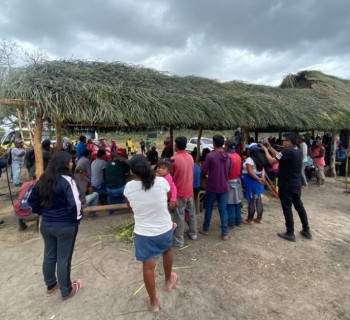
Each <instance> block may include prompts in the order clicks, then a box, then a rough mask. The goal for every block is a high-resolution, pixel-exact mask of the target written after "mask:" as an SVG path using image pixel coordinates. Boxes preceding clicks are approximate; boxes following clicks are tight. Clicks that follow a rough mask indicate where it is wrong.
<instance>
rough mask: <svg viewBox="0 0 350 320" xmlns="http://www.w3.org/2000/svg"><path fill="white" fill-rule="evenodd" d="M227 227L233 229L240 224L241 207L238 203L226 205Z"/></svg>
mask: <svg viewBox="0 0 350 320" xmlns="http://www.w3.org/2000/svg"><path fill="white" fill-rule="evenodd" d="M226 209H227V217H228V226H229V227H232V228H233V227H234V226H235V225H236V226H237V225H239V224H241V223H242V207H241V204H240V203H236V204H229V203H228V204H227V206H226Z"/></svg>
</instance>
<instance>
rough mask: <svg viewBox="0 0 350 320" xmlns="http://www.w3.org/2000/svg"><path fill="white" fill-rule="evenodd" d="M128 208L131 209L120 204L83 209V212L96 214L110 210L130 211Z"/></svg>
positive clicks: (124, 204)
mask: <svg viewBox="0 0 350 320" xmlns="http://www.w3.org/2000/svg"><path fill="white" fill-rule="evenodd" d="M128 208H129V207H128V205H127V204H126V203H119V204H108V205H104V206H92V207H86V208H84V209H83V212H84V213H87V212H94V211H108V210H115V209H128Z"/></svg>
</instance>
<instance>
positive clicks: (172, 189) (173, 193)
mask: <svg viewBox="0 0 350 320" xmlns="http://www.w3.org/2000/svg"><path fill="white" fill-rule="evenodd" d="M163 178H164V179H165V180H166V181H168V183H169V186H170V192H171V196H170V201H172V202H173V201H174V202H175V201H176V198H177V189H176V186H175V183H174V181H173V178H172V176H171V175H170V173H168V174H167V175H166V176H164V177H163Z"/></svg>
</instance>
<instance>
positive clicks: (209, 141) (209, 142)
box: [201, 138, 213, 144]
mask: <svg viewBox="0 0 350 320" xmlns="http://www.w3.org/2000/svg"><path fill="white" fill-rule="evenodd" d="M201 141H203V143H205V144H212V143H213V141H212V140H211V139H208V138H202V139H201Z"/></svg>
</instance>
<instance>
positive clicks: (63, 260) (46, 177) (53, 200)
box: [28, 151, 83, 300]
mask: <svg viewBox="0 0 350 320" xmlns="http://www.w3.org/2000/svg"><path fill="white" fill-rule="evenodd" d="M72 167H73V162H72V156H71V155H70V154H69V153H68V152H65V151H60V152H58V153H57V154H55V155H54V157H53V158H52V160H51V162H50V164H49V166H48V167H47V169H46V170H45V172H44V174H43V175H42V176H41V178H40V179H39V181H38V182H37V183H36V185H35V187H34V189H33V191H32V193H31V195H30V197H29V199H28V204H29V205H30V206H31V208H32V211H33V212H36V213H37V214H39V215H41V216H42V223H41V227H40V231H41V234H42V236H43V238H44V247H45V248H44V261H43V273H44V280H45V283H46V286H47V291H46V293H47V295H48V296H52V295H54V294H55V293H56V291H57V289H58V288H59V289H60V291H61V295H62V299H63V300H67V299H69V298H71V297H73V296H74V295H75V294H76V293H77V292H78V291H79V290H80V288H81V287H82V281H81V280H79V279H78V280H74V281H71V279H70V272H71V262H72V255H73V250H74V244H75V238H76V236H77V233H78V227H79V223H80V220H81V218H82V217H83V216H82V210H81V202H80V200H79V190H78V188H77V185H76V183H75V181H74V178H73V176H72V173H71V170H72ZM56 267H57V277H56Z"/></svg>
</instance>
